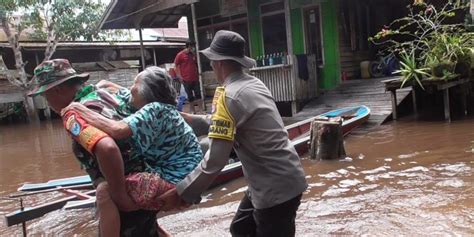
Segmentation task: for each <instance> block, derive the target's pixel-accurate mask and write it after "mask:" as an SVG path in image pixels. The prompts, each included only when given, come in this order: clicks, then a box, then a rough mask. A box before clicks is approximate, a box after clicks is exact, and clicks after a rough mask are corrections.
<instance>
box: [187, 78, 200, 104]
mask: <svg viewBox="0 0 474 237" xmlns="http://www.w3.org/2000/svg"><path fill="white" fill-rule="evenodd" d="M183 86H184V90H185V91H186V94H188V101H189V102H193V101H194V100H200V99H201V88H200V87H199V86H200V85H199V81H192V82H186V81H183Z"/></svg>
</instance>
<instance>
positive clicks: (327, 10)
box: [319, 1, 341, 89]
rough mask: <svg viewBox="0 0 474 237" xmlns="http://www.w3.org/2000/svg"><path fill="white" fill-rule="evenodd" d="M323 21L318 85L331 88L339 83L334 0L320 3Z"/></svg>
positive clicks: (339, 70)
mask: <svg viewBox="0 0 474 237" xmlns="http://www.w3.org/2000/svg"><path fill="white" fill-rule="evenodd" d="M321 16H322V22H323V47H324V67H323V68H322V70H321V77H320V80H319V86H320V87H321V88H323V89H332V88H334V87H336V86H337V85H338V84H339V83H340V78H341V64H340V60H339V58H340V57H339V34H338V24H337V22H338V21H337V4H336V1H327V2H323V3H322V4H321Z"/></svg>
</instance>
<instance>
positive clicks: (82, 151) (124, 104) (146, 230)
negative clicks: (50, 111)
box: [63, 85, 158, 237]
mask: <svg viewBox="0 0 474 237" xmlns="http://www.w3.org/2000/svg"><path fill="white" fill-rule="evenodd" d="M129 97H130V91H128V90H120V91H117V90H114V89H97V88H96V87H95V86H92V85H88V86H84V87H83V88H82V89H81V90H79V91H78V92H77V94H76V97H75V101H76V102H80V103H82V104H84V105H85V106H86V107H88V108H89V109H92V110H94V111H96V112H98V113H100V114H102V115H103V116H105V117H107V118H110V119H114V120H120V119H122V118H124V117H126V116H129V115H130V114H131V113H132V112H133V110H132V109H131V107H130V106H128V102H129ZM72 115H74V113H69V114H66V115H65V116H64V117H63V121H64V125H65V128H66V129H67V130H68V131H69V133H70V134H71V136H72V137H73V138H74V142H73V152H74V155H75V156H76V158H77V159H78V160H79V162H80V163H81V165H82V167H83V168H85V170H86V171H87V173H88V174H89V176H91V179H92V180H93V182H94V185H97V184H98V183H99V182H101V181H103V180H104V179H103V175H102V173H101V172H100V169H99V166H98V164H97V162H96V160H95V158H94V157H93V155H92V154H91V152H90V151H91V150H92V149H93V144H92V143H91V142H90V141H93V140H94V139H92V140H90V139H91V138H94V137H96V139H97V138H100V136H103V134H102V133H101V132H100V130H99V132H98V131H97V130H95V129H94V128H91V127H90V126H88V125H87V124H86V123H85V121H83V120H81V119H80V118H79V117H76V116H74V117H75V119H74V120H73V119H71V116H72ZM87 127H89V128H91V129H89V130H88V132H87V131H86V132H85V133H84V128H87ZM81 132H82V137H85V138H89V139H82V140H81V139H78V137H81ZM75 134H77V135H75ZM88 136H89V137H88ZM80 141H82V143H81V144H80V143H79V142H80ZM116 143H117V145H118V146H119V148H120V151H121V153H122V158H123V161H124V168H125V174H130V173H135V172H143V171H145V167H146V165H145V164H144V159H143V157H140V156H139V155H138V153H134V152H132V151H131V149H130V147H131V145H130V141H116ZM86 148H89V149H86ZM120 223H121V225H120V235H121V236H124V237H128V236H130V237H131V236H144V237H156V236H158V228H157V222H156V212H155V211H147V210H138V211H134V212H120Z"/></svg>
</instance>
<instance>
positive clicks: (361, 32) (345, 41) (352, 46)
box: [337, 0, 370, 79]
mask: <svg viewBox="0 0 474 237" xmlns="http://www.w3.org/2000/svg"><path fill="white" fill-rule="evenodd" d="M340 3H341V4H339V8H338V13H337V14H338V16H339V17H338V19H339V23H338V25H339V29H338V30H339V52H340V60H341V75H342V74H343V73H344V72H345V73H346V74H347V77H348V79H356V78H361V75H360V74H361V73H360V62H362V61H366V60H369V51H368V47H367V46H368V44H367V37H368V33H367V31H368V26H367V23H366V22H367V21H368V20H370V19H369V18H368V16H367V14H366V13H367V12H368V11H369V8H368V5H366V2H365V1H347V0H341V2H340Z"/></svg>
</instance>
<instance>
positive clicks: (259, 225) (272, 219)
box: [230, 193, 301, 237]
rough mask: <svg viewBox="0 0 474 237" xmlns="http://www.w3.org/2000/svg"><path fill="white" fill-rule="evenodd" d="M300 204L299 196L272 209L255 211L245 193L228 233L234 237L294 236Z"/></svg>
mask: <svg viewBox="0 0 474 237" xmlns="http://www.w3.org/2000/svg"><path fill="white" fill-rule="evenodd" d="M300 203H301V194H300V195H298V196H296V197H295V198H293V199H290V200H288V201H286V202H284V203H281V204H279V205H276V206H273V207H269V208H264V209H255V208H254V207H253V205H252V202H251V200H250V196H249V194H248V193H246V194H245V196H244V198H242V200H241V201H240V205H239V209H238V210H237V213H236V214H235V216H234V219H233V220H232V223H231V225H230V233H231V234H232V236H234V237H238V236H252V237H253V236H256V237H266V236H271V237H278V236H281V237H291V236H295V218H296V211H297V210H298V207H299V206H300Z"/></svg>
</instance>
